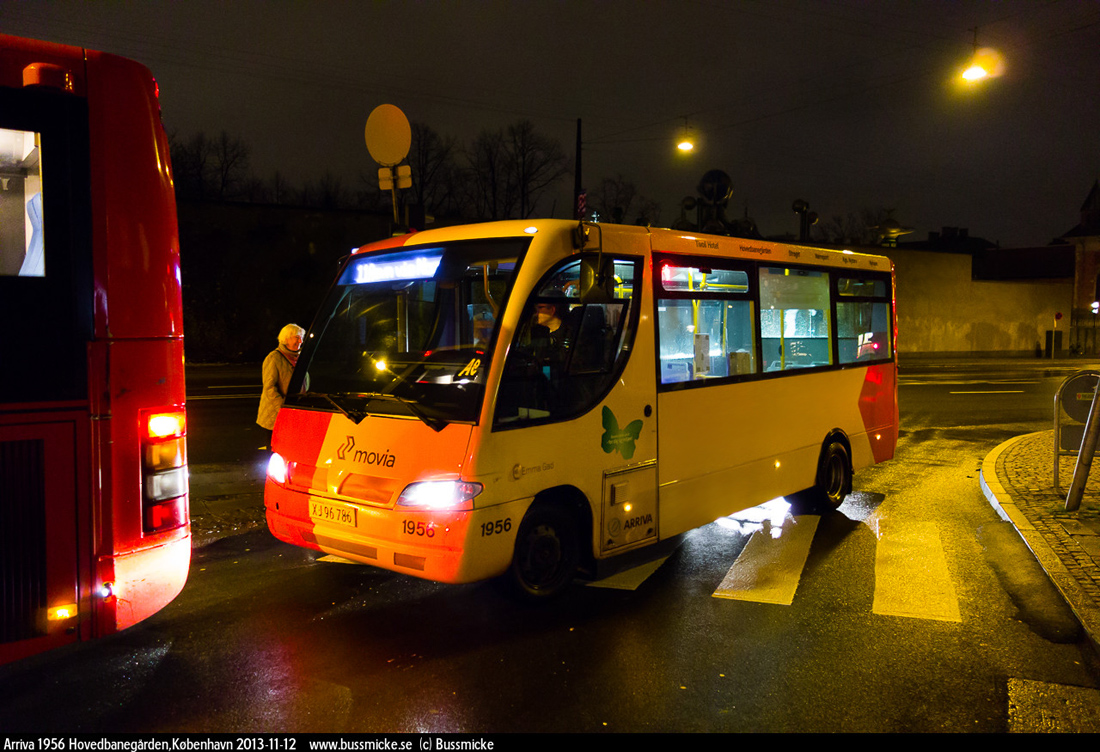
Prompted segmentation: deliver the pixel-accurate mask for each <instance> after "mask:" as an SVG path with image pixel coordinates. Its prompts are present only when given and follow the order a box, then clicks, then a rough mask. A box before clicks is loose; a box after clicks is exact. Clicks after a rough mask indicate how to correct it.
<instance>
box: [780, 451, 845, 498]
mask: <svg viewBox="0 0 1100 752" xmlns="http://www.w3.org/2000/svg"><path fill="white" fill-rule="evenodd" d="M851 492H852V461H851V459H850V458H849V455H848V448H847V447H845V446H844V444H842V443H841V442H839V441H831V442H829V443H828V444H826V445H825V448H824V449H823V450H822V451H821V457H820V458H819V459H818V463H817V478H816V480H815V484H814V487H813V488H807V489H806V490H805V491H800V492H798V493H796V494H794V495H793V496H791V497H790V498H789V500H790V502H791V506H792V508H793V509H794V510H795V513H796V514H825V513H828V512H832V511H835V510H836V509H837V508H839V507H840V505H841V504H843V503H844V498H845V497H846V496H847V495H848V494H850V493H851Z"/></svg>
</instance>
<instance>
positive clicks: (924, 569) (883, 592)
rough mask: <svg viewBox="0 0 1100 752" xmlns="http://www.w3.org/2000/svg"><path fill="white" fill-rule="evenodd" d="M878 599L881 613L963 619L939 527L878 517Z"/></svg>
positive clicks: (875, 607) (876, 607) (874, 607)
mask: <svg viewBox="0 0 1100 752" xmlns="http://www.w3.org/2000/svg"><path fill="white" fill-rule="evenodd" d="M877 528H878V546H877V547H876V550H875V600H874V604H873V605H872V607H871V610H872V611H873V612H874V613H876V614H879V615H881V616H906V617H912V618H917V619H932V620H936V621H950V622H961V621H962V616H961V614H960V613H959V599H958V597H957V596H956V595H955V586H954V584H953V583H952V581H951V573H950V572H949V571H948V569H947V559H946V557H945V556H944V553H943V544H942V542H941V540H940V533H939V528H938V527H937V526H936V524H935V523H934V522H930V521H925V520H911V519H910V520H906V519H901V520H896V519H894V518H890V519H879V520H878V524H877Z"/></svg>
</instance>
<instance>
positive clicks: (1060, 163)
mask: <svg viewBox="0 0 1100 752" xmlns="http://www.w3.org/2000/svg"><path fill="white" fill-rule="evenodd" d="M974 28H977V29H978V32H977V41H978V44H979V45H980V46H982V47H991V48H995V49H996V50H998V51H999V52H1000V53H1001V54H1002V55H1003V57H1004V59H1005V70H1004V73H1003V75H1001V76H1000V77H998V78H995V79H990V80H987V81H985V82H983V84H982V85H980V86H978V87H975V88H971V89H968V90H962V89H960V88H959V87H957V86H955V85H954V84H953V83H952V81H953V79H955V78H956V76H957V74H958V73H959V72H960V71H961V70H962V69H963V67H964V65H965V63H966V62H967V61H968V59H969V57H970V56H971V54H972V53H973V49H974V48H973V45H974V32H973V31H972V29H974ZM0 31H3V32H4V33H8V34H15V35H17V36H28V37H33V38H38V39H45V40H49V41H55V42H62V43H67V44H73V45H80V46H85V47H90V48H93V49H100V50H104V51H108V52H114V53H117V54H120V55H124V56H126V57H131V58H134V59H136V60H139V61H141V62H143V63H144V64H146V65H147V66H149V68H150V69H151V70H152V71H153V73H154V74H155V75H156V77H157V79H158V82H159V83H160V88H161V103H162V107H163V113H164V120H165V125H166V127H167V128H168V130H169V131H174V132H176V133H177V134H179V135H181V136H184V137H186V136H188V135H190V134H193V133H195V132H197V131H205V132H206V133H207V134H210V135H215V134H217V133H218V132H220V131H221V130H226V131H228V132H229V133H230V134H231V135H235V136H239V137H240V138H241V139H242V140H244V141H245V142H246V143H247V144H248V145H249V146H250V147H251V150H252V167H253V171H254V172H255V173H256V174H257V176H258V177H261V178H264V179H267V178H270V177H271V176H272V175H273V174H274V173H275V171H276V170H279V171H281V172H282V174H283V175H284V176H285V177H287V178H289V180H290V181H291V182H292V183H294V182H298V181H305V180H317V179H318V178H320V177H321V176H322V175H324V174H325V173H326V172H327V173H331V174H333V175H336V176H339V177H340V178H341V179H342V180H343V182H344V184H345V185H347V186H348V187H357V186H361V185H362V181H363V180H364V178H372V177H373V175H374V174H375V173H376V170H377V165H375V164H374V162H373V161H372V160H371V158H370V155H369V154H368V152H367V150H366V147H365V144H364V142H363V127H364V124H365V122H366V119H367V116H368V115H369V114H370V112H371V111H372V110H373V109H374V108H375V107H376V106H377V105H379V104H383V103H389V104H394V105H397V106H398V107H400V108H401V109H402V110H404V112H405V113H406V114H407V116H408V117H409V119H410V120H413V121H419V122H423V123H425V124H427V125H429V126H431V127H432V128H434V129H435V130H436V131H438V132H439V133H441V134H443V135H445V136H454V137H455V138H457V139H458V140H459V141H461V142H469V141H471V140H472V139H473V137H474V136H475V135H476V134H477V133H478V132H479V131H480V130H482V129H491V130H496V129H499V128H502V127H504V126H507V125H508V124H510V123H514V122H516V121H518V120H521V119H529V120H531V121H532V122H533V123H534V124H535V126H536V129H537V130H538V131H539V132H541V133H544V134H545V135H548V136H551V137H553V138H555V139H557V140H558V141H559V142H560V143H561V145H562V147H563V149H564V151H565V152H566V154H567V155H568V156H569V159H570V164H572V158H573V151H574V149H573V144H574V139H575V131H576V121H577V119H578V118H581V119H582V120H583V128H584V141H585V149H584V170H583V174H584V183H585V184H586V186H587V187H590V188H591V187H594V185H595V184H596V183H597V182H598V181H599V180H600V179H601V178H604V177H611V176H614V175H616V174H621V175H622V176H623V177H625V178H626V179H628V180H630V181H632V182H634V183H635V184H636V185H637V187H638V190H639V192H640V193H642V194H644V195H645V196H647V197H650V198H652V199H654V200H656V201H658V202H659V203H660V205H661V214H660V223H661V224H665V225H667V224H670V223H672V222H673V221H674V220H675V219H676V218H677V217H678V216H679V213H680V210H679V203H680V199H681V198H682V197H684V196H687V195H690V194H693V193H694V192H695V187H696V185H697V184H698V182H699V178H700V177H701V176H702V175H703V173H704V172H706V171H707V170H710V169H721V170H723V171H725V172H727V173H728V174H729V175H730V176H731V178H732V180H733V194H732V198H731V201H730V207H729V211H728V214H729V215H732V216H734V217H740V216H742V215H743V213H744V212H745V211H746V209H747V211H748V214H749V216H751V217H752V218H753V219H755V220H756V223H757V225H758V227H759V229H760V231H761V232H762V233H763V234H765V235H777V234H781V233H788V232H789V233H795V232H797V229H798V220H797V216H796V215H795V214H794V213H793V212H792V211H791V204H792V202H793V201H794V200H795V199H804V200H806V201H807V202H809V204H810V208H811V209H812V210H814V211H817V212H818V213H819V214H820V215H821V216H822V217H826V218H827V217H830V216H833V215H837V214H847V213H849V212H859V211H860V210H862V209H874V208H880V207H882V208H887V209H892V210H893V216H894V218H895V219H896V220H897V221H898V222H900V223H901V224H902V225H904V226H907V227H911V228H913V229H914V230H915V232H914V233H913V234H911V235H909V236H906V237H904V238H902V239H903V240H914V239H922V238H924V237H926V236H927V233H928V232H929V231H934V230H939V229H940V228H941V227H942V226H956V227H966V228H968V229H969V231H970V234H971V235H975V236H980V237H984V238H987V239H989V240H991V241H995V242H999V243H1000V244H1001V245H1002V246H1005V247H1018V246H1027V245H1042V244H1045V243H1047V242H1048V241H1050V240H1051V239H1052V238H1054V237H1056V236H1058V235H1061V234H1062V233H1064V232H1066V231H1067V230H1069V229H1070V228H1072V227H1073V226H1074V225H1075V224H1076V223H1077V221H1078V219H1079V216H1078V210H1079V207H1080V205H1081V203H1082V201H1083V200H1084V199H1085V197H1086V195H1087V193H1088V191H1089V189H1090V187H1091V186H1092V184H1093V182H1094V181H1095V180H1096V179H1097V178H1098V177H1100V2H1096V1H1095V0H1093V1H1089V2H1085V1H1082V0H1062V1H1061V2H1057V1H1055V2H1043V1H1040V0H1020V1H1007V0H1006V1H1002V2H978V1H968V2H947V1H946V0H944V1H931V0H914V1H911V2H902V1H898V0H891V1H890V2H868V1H857V0H837V1H836V2H823V1H808V0H759V1H757V2H750V1H748V0H730V1H727V2H723V1H721V0H696V1H694V2H691V1H688V0H675V1H674V0H653V1H651V2H641V1H640V0H638V1H636V2H624V1H619V0H616V1H614V2H597V1H590V2H575V1H572V0H568V1H566V0H563V1H562V2H549V1H546V0H540V1H538V2H446V3H444V2H415V3H414V2H316V1H314V2H293V3H291V2H208V1H206V0H202V1H197V0H188V1H187V2H167V1H158V2H127V3H121V2H120V3H114V2H112V3H104V2H68V1H59V0H49V2H45V1H43V0H31V1H25V2H13V1H12V0H0ZM685 123H686V124H688V125H690V126H691V127H692V128H693V129H694V130H695V131H696V132H697V134H698V135H699V136H700V145H699V148H698V149H697V150H696V152H695V153H694V154H693V155H692V156H690V157H688V158H686V159H685V158H683V157H682V156H680V155H679V154H677V153H676V152H675V149H674V148H673V138H674V136H675V135H676V130H677V128H679V127H680V126H683V125H684V124H685ZM572 189H573V181H572V178H571V177H567V178H566V179H564V180H563V181H562V183H561V189H560V191H558V194H559V195H558V196H557V198H556V199H553V200H551V201H548V202H547V203H546V204H545V205H544V206H543V207H542V211H541V212H540V215H542V216H557V217H565V216H571V202H572V200H571V194H572Z"/></svg>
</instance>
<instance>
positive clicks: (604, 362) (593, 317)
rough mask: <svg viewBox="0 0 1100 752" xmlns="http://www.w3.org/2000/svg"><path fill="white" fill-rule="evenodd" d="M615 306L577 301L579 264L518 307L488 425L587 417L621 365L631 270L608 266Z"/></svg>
mask: <svg viewBox="0 0 1100 752" xmlns="http://www.w3.org/2000/svg"><path fill="white" fill-rule="evenodd" d="M613 268H614V270H615V283H616V284H615V292H614V295H615V299H613V300H610V301H608V302H601V303H589V302H584V301H582V300H581V298H580V287H581V285H580V270H581V267H580V261H579V260H571V261H569V262H567V263H566V264H565V265H564V266H563V267H562V268H561V269H559V270H557V271H556V272H555V273H553V274H552V275H551V276H550V278H549V279H548V280H547V281H546V282H545V283H544V284H542V285H541V286H540V287H539V288H538V289H537V290H536V292H535V294H534V295H532V296H531V299H530V300H528V301H527V304H526V305H525V306H524V312H523V315H522V318H521V321H522V323H521V325H520V327H519V330H518V331H517V332H516V338H515V342H514V343H513V345H512V348H511V350H510V351H509V354H508V361H507V362H506V364H505V367H504V374H503V377H502V379H501V385H500V392H499V395H498V398H497V408H496V416H495V419H494V423H495V425H497V426H508V425H512V424H521V423H524V422H526V421H531V420H565V419H568V418H571V417H575V416H578V415H581V414H583V413H584V412H586V411H588V410H590V409H591V408H592V407H593V406H594V405H595V404H597V403H598V402H599V400H600V399H601V398H602V397H603V395H604V394H605V393H606V392H607V390H608V389H609V388H610V387H611V385H612V383H613V382H614V376H615V374H616V373H617V372H618V370H620V367H621V365H622V364H623V363H625V360H626V355H627V353H628V346H629V341H630V339H631V336H632V331H631V330H630V327H629V326H628V318H629V315H628V314H629V307H630V296H631V294H632V291H633V279H634V264H633V263H630V262H621V261H620V262H616V263H615V264H614V267H613Z"/></svg>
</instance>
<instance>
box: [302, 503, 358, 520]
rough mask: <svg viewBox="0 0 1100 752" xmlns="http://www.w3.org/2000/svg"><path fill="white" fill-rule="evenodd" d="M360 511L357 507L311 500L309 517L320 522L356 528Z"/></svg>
mask: <svg viewBox="0 0 1100 752" xmlns="http://www.w3.org/2000/svg"><path fill="white" fill-rule="evenodd" d="M358 511H359V510H357V509H356V508H355V507H352V506H348V505H346V504H335V503H333V502H330V501H317V500H316V499H310V502H309V516H310V517H311V518H312V519H314V520H317V521H318V522H327V523H329V524H332V525H343V526H344V527H355V522H356V516H357V515H356V513H357V512H358Z"/></svg>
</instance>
